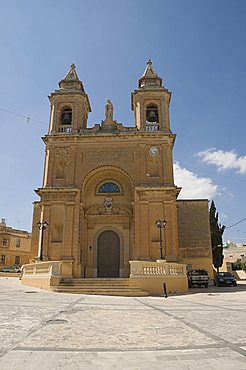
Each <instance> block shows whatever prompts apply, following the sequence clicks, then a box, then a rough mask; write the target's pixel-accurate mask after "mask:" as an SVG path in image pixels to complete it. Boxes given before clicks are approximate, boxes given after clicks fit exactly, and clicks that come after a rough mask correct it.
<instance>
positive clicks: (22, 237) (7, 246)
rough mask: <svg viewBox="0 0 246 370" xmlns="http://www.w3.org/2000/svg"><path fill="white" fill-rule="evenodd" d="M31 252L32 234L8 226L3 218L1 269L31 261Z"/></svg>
mask: <svg viewBox="0 0 246 370" xmlns="http://www.w3.org/2000/svg"><path fill="white" fill-rule="evenodd" d="M30 252H31V234H30V233H29V232H27V231H23V230H17V229H13V228H12V227H10V226H7V225H6V221H5V219H4V218H2V219H1V222H0V269H1V268H3V267H9V266H12V265H18V266H21V265H23V264H25V263H29V262H30Z"/></svg>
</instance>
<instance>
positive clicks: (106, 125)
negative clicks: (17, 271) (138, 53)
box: [31, 61, 212, 278]
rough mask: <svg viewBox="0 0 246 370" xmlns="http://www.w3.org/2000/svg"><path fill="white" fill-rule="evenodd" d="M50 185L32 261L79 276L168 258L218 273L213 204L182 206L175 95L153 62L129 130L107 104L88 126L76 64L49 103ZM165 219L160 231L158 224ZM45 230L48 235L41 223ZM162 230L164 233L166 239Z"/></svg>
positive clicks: (114, 273) (134, 101)
mask: <svg viewBox="0 0 246 370" xmlns="http://www.w3.org/2000/svg"><path fill="white" fill-rule="evenodd" d="M49 99H50V105H51V111H50V125H49V130H48V133H47V135H45V137H44V138H43V141H44V144H45V165H44V176H43V185H42V187H41V188H39V189H37V190H36V192H37V194H38V196H39V197H40V201H38V202H35V203H34V215H33V228H32V246H31V248H32V258H33V259H34V258H35V257H37V256H40V250H41V248H42V255H43V259H44V261H45V260H46V261H62V262H63V263H64V264H65V265H66V266H67V267H66V269H67V270H66V271H67V272H68V274H70V275H71V276H73V277H77V278H78V277H80V278H81V277H82V278H117V277H118V278H125V277H129V261H156V260H158V259H159V258H160V238H162V248H163V258H164V259H165V260H166V261H167V262H169V261H170V262H178V263H184V264H188V265H190V266H192V268H206V269H207V270H209V272H210V274H211V272H212V263H211V244H210V228H209V218H208V201H207V200H177V197H178V195H179V193H180V190H181V188H178V187H177V186H175V184H174V177H173V157H172V149H173V145H174V142H175V136H176V135H175V134H173V133H172V131H171V127H170V118H169V105H170V101H171V92H170V91H169V90H168V89H167V88H166V87H164V85H163V82H162V78H161V77H159V76H158V74H157V73H156V72H155V70H154V68H153V66H152V62H151V61H148V63H147V67H146V69H145V72H144V74H143V76H142V77H141V78H140V79H139V81H138V88H137V89H136V90H134V91H133V92H132V95H131V109H132V111H133V113H134V125H133V126H132V127H126V126H124V125H123V124H121V123H118V122H117V120H116V119H115V117H114V115H113V104H112V102H111V101H110V100H108V101H107V104H106V107H105V117H104V120H102V122H101V124H95V125H94V127H92V128H89V127H88V125H87V121H88V115H89V113H90V112H91V105H90V101H89V97H88V95H87V94H86V92H85V89H84V86H83V83H82V81H80V80H79V78H78V75H77V73H76V70H75V66H74V65H73V64H72V65H71V67H70V70H69V72H68V73H67V75H66V76H65V77H64V78H63V79H62V80H61V81H60V82H59V89H58V90H55V91H54V92H53V93H51V95H50V97H49ZM157 220H163V221H165V223H164V226H165V227H163V228H162V229H160V228H158V227H157V224H156V221H157ZM44 221H45V222H46V223H47V224H48V225H47V226H48V227H47V228H46V229H45V230H43V229H42V230H41V231H42V232H41V231H40V229H39V228H38V226H37V223H40V222H44ZM160 231H161V233H162V235H160Z"/></svg>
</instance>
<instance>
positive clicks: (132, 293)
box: [52, 286, 149, 297]
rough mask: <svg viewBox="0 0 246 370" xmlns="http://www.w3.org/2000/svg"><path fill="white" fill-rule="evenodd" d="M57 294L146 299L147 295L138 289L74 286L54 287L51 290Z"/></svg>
mask: <svg viewBox="0 0 246 370" xmlns="http://www.w3.org/2000/svg"><path fill="white" fill-rule="evenodd" d="M52 290H53V291H54V292H57V293H73V294H88V295H90V294H91V295H109V296H125V297H146V296H148V295H149V293H148V292H146V291H144V290H141V289H139V288H129V289H126V288H125V289H117V288H114V289H107V288H99V289H95V288H93V287H91V288H90V287H76V286H70V287H68V286H54V287H53V289H52Z"/></svg>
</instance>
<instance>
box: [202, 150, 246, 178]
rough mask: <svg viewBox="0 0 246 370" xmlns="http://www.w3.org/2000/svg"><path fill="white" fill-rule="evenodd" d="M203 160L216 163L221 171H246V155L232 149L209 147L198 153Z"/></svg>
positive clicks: (242, 172)
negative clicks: (238, 153)
mask: <svg viewBox="0 0 246 370" xmlns="http://www.w3.org/2000/svg"><path fill="white" fill-rule="evenodd" d="M197 156H198V157H199V158H201V159H202V161H203V162H205V163H207V164H213V165H215V166H216V167H217V168H218V170H219V171H225V170H229V169H235V170H236V171H237V172H239V173H241V174H244V173H246V156H241V157H239V156H238V155H237V153H236V152H235V151H234V150H232V151H230V152H226V151H223V150H216V149H215V148H209V149H206V150H204V151H202V152H199V153H198V154H197Z"/></svg>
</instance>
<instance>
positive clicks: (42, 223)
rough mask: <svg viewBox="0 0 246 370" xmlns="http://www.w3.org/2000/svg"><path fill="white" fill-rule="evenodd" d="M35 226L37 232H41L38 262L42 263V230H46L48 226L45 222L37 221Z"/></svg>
mask: <svg viewBox="0 0 246 370" xmlns="http://www.w3.org/2000/svg"><path fill="white" fill-rule="evenodd" d="M37 225H38V228H39V230H41V235H40V255H39V259H40V261H43V237H44V230H45V229H47V227H48V226H49V224H48V222H46V221H38V222H37Z"/></svg>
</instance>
